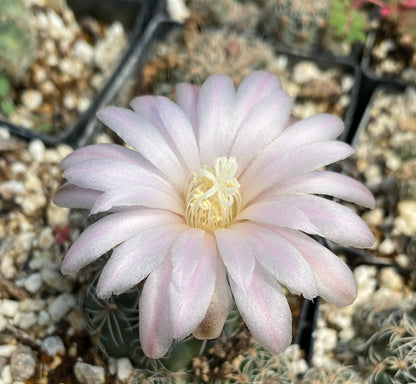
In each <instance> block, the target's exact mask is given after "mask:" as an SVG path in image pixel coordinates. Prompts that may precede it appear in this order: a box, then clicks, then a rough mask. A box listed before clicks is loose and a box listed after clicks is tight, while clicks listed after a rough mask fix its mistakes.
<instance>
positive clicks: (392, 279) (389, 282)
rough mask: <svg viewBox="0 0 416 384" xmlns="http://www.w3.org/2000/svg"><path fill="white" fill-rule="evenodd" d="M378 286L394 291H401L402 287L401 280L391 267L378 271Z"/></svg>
mask: <svg viewBox="0 0 416 384" xmlns="http://www.w3.org/2000/svg"><path fill="white" fill-rule="evenodd" d="M379 280H380V285H381V286H382V287H386V288H390V289H391V290H394V291H402V290H403V287H404V282H403V278H402V277H401V276H400V275H399V274H398V273H397V272H396V270H395V269H394V268H393V267H386V268H382V269H381V271H380V277H379Z"/></svg>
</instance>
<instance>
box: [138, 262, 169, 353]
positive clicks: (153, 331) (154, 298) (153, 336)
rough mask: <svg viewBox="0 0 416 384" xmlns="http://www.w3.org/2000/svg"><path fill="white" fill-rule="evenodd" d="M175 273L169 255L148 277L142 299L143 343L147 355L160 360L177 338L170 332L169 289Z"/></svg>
mask: <svg viewBox="0 0 416 384" xmlns="http://www.w3.org/2000/svg"><path fill="white" fill-rule="evenodd" d="M171 276H172V264H171V261H170V258H169V257H166V258H165V260H164V261H163V262H162V263H161V264H160V265H159V267H158V268H157V269H155V270H154V271H153V272H152V273H151V274H150V275H149V277H148V278H147V279H146V282H145V284H144V287H143V290H142V293H141V295H140V302H139V318H140V321H139V333H140V344H141V346H142V349H143V352H144V353H145V354H146V356H148V357H150V358H152V359H160V358H161V357H162V356H164V355H165V354H166V353H167V352H168V350H169V347H170V345H171V344H172V341H173V336H172V335H171V333H170V318H169V303H168V297H169V295H168V291H169V283H170V279H171Z"/></svg>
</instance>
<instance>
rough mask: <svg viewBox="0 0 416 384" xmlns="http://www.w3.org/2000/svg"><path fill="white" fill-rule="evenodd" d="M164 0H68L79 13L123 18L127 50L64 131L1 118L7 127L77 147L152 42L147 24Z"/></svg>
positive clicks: (109, 19) (102, 18)
mask: <svg viewBox="0 0 416 384" xmlns="http://www.w3.org/2000/svg"><path fill="white" fill-rule="evenodd" d="M160 3H161V1H152V0H90V1H83V0H68V5H69V6H70V7H71V8H72V9H73V11H74V13H75V15H76V16H77V17H78V16H82V15H90V16H93V17H95V18H97V19H98V20H100V21H104V22H114V21H120V22H121V23H122V24H123V26H124V27H125V29H126V30H127V31H128V45H127V47H126V48H125V50H124V51H123V53H122V57H121V58H120V60H119V62H118V65H117V67H116V69H115V70H114V71H113V73H112V74H111V76H110V78H109V79H108V80H107V81H106V83H105V85H104V86H103V87H102V88H101V90H100V91H99V92H98V93H97V94H96V95H95V96H94V97H93V99H92V100H91V103H90V106H89V107H88V109H87V110H86V111H85V112H84V113H82V114H81V115H80V116H79V117H78V118H77V120H76V121H75V122H74V123H73V124H72V126H71V127H69V128H68V130H67V131H66V132H64V133H62V134H59V135H52V134H42V133H39V132H37V131H36V130H35V129H33V130H32V129H26V128H23V127H20V126H16V125H14V124H12V123H10V122H9V121H2V120H0V125H1V126H4V127H5V128H7V129H8V130H9V131H10V132H11V133H12V134H15V135H17V136H20V137H23V138H26V139H34V138H39V139H41V140H42V141H43V142H44V143H45V144H47V145H56V144H58V143H66V144H69V145H71V146H73V147H76V146H78V145H79V144H78V143H83V142H86V141H88V136H89V135H90V134H91V133H92V130H91V127H92V126H93V125H94V120H95V119H96V118H95V113H96V111H97V110H98V109H99V107H100V106H101V105H103V104H105V103H106V102H108V101H109V100H110V99H111V98H112V97H113V96H114V94H116V93H117V91H118V90H119V89H120V86H121V83H122V80H121V79H120V77H123V76H125V73H126V72H128V71H129V70H131V67H132V65H133V62H134V63H136V62H137V61H139V60H140V58H137V57H134V56H137V55H139V56H140V55H141V54H142V50H143V47H144V46H145V45H146V44H148V43H149V40H150V38H149V33H150V32H149V31H148V28H147V29H146V26H147V25H148V24H149V20H151V18H152V17H155V13H157V12H158V8H159V7H160ZM149 27H150V25H149ZM144 40H146V41H144Z"/></svg>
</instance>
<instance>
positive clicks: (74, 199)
mask: <svg viewBox="0 0 416 384" xmlns="http://www.w3.org/2000/svg"><path fill="white" fill-rule="evenodd" d="M101 195H102V192H101V191H96V190H94V189H88V188H82V187H78V186H76V185H73V184H71V183H69V182H66V183H65V184H64V185H62V186H61V187H60V188H59V189H58V190H57V191H56V193H55V196H54V197H53V202H54V203H55V204H56V205H58V206H59V207H68V208H84V209H91V207H92V206H93V205H94V203H95V201H96V200H97V199H98V197H100V196H101Z"/></svg>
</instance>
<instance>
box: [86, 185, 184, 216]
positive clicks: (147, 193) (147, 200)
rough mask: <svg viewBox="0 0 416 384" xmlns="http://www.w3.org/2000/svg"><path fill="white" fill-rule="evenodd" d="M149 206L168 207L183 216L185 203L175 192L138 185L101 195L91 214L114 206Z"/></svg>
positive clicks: (167, 208)
mask: <svg viewBox="0 0 416 384" xmlns="http://www.w3.org/2000/svg"><path fill="white" fill-rule="evenodd" d="M134 206H136V207H148V208H158V209H166V210H168V211H171V212H175V213H178V214H179V215H181V216H183V214H184V212H185V203H184V201H183V200H181V199H179V197H178V196H177V195H176V194H175V193H170V194H169V193H166V192H163V191H160V190H159V189H155V188H148V187H142V188H140V186H137V187H135V188H131V187H129V188H125V189H123V190H120V189H117V190H113V191H110V192H105V193H103V194H102V195H101V196H99V197H98V198H97V199H96V201H95V203H94V205H93V207H92V209H91V214H96V213H99V212H106V211H109V210H110V209H113V208H126V207H134Z"/></svg>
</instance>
